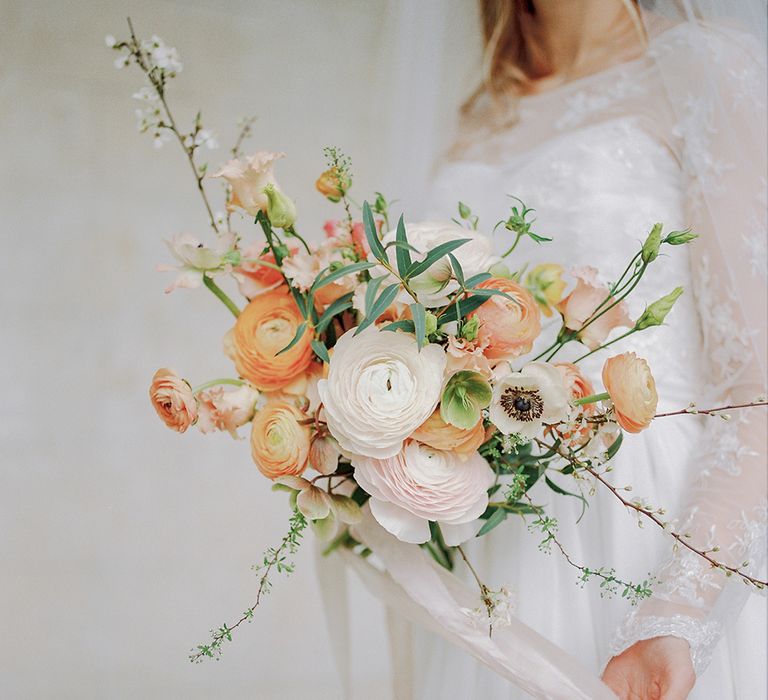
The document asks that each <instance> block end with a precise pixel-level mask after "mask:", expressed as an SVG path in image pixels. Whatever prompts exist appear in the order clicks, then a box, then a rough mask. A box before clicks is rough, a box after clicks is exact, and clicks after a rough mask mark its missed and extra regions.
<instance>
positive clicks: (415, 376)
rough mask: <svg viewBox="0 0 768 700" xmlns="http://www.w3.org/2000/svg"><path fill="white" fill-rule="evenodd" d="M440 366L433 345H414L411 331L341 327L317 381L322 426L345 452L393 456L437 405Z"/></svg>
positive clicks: (440, 355) (439, 352) (442, 358)
mask: <svg viewBox="0 0 768 700" xmlns="http://www.w3.org/2000/svg"><path fill="white" fill-rule="evenodd" d="M444 369H445V352H444V351H443V349H442V348H441V347H440V346H439V345H435V344H429V345H427V346H426V347H423V348H421V350H419V347H418V345H417V344H416V339H415V338H414V337H413V336H412V335H410V334H406V333H390V332H387V331H379V330H377V329H376V328H374V327H369V328H367V329H366V330H365V331H363V332H362V333H360V334H359V335H355V329H352V330H350V331H347V332H346V333H345V334H344V335H342V336H341V338H339V340H338V342H337V343H336V346H335V347H334V352H333V357H332V358H331V364H330V368H329V370H328V378H327V379H321V380H320V381H319V382H318V391H319V392H320V398H321V400H322V402H323V406H324V410H325V418H326V422H327V424H328V429H329V430H330V431H331V434H332V435H333V437H335V438H336V440H337V441H338V443H339V445H340V446H341V448H342V449H343V450H345V451H347V452H349V453H352V454H358V455H367V456H369V457H379V458H385V457H392V456H393V455H396V454H397V453H398V452H399V451H400V448H401V447H402V444H403V441H404V440H405V439H406V438H407V437H409V436H410V434H411V433H412V432H413V431H414V430H416V428H418V427H419V426H420V425H421V424H422V423H423V422H424V421H425V420H426V419H427V418H429V416H431V415H432V412H433V411H434V410H435V408H436V407H437V403H438V401H439V400H440V393H441V391H442V384H443V371H444Z"/></svg>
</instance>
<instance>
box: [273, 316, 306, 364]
mask: <svg viewBox="0 0 768 700" xmlns="http://www.w3.org/2000/svg"><path fill="white" fill-rule="evenodd" d="M306 330H307V322H306V321H304V323H302V324H300V325H299V327H298V328H297V329H296V335H294V336H293V340H291V342H290V343H288V345H286V346H285V347H284V348H283V349H282V350H280V351H279V352H276V353H275V357H277V356H278V355H282V354H283V353H284V352H288V350H290V349H291V348H292V347H293V346H294V345H296V343H298V342H299V341H300V340H301V337H302V336H303V335H304V332H305V331H306Z"/></svg>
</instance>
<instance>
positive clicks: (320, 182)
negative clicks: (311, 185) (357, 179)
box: [315, 168, 352, 202]
mask: <svg viewBox="0 0 768 700" xmlns="http://www.w3.org/2000/svg"><path fill="white" fill-rule="evenodd" d="M351 186H352V178H350V177H349V175H347V174H345V173H341V172H340V171H339V170H338V168H331V169H330V170H326V171H325V172H324V173H323V174H322V175H321V176H320V177H319V178H317V181H316V182H315V187H316V188H317V191H318V192H319V193H320V194H321V195H323V196H324V197H327V198H328V199H330V200H331V201H332V202H338V201H339V200H340V199H341V198H342V197H343V196H344V195H345V194H346V192H347V190H348V189H349V188H350V187H351Z"/></svg>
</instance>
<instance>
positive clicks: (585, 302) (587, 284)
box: [557, 267, 632, 350]
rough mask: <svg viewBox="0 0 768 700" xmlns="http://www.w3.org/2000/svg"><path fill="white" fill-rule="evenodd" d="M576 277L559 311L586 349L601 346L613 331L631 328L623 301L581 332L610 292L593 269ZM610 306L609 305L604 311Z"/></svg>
mask: <svg viewBox="0 0 768 700" xmlns="http://www.w3.org/2000/svg"><path fill="white" fill-rule="evenodd" d="M573 276H574V277H575V278H576V287H575V288H574V289H573V291H572V292H571V293H570V294H569V295H568V296H567V297H565V299H563V300H562V301H561V302H560V303H559V304H558V305H557V310H558V311H559V312H560V313H561V314H562V316H563V322H564V323H565V326H566V327H567V328H568V329H570V330H572V331H576V332H577V333H578V334H579V335H578V337H579V340H580V341H581V342H582V343H584V345H586V346H587V347H588V348H589V349H590V350H594V349H595V348H597V347H599V346H600V345H601V344H602V342H603V341H604V340H605V339H606V338H607V337H608V334H609V333H610V332H611V331H612V330H613V329H614V328H617V327H619V326H625V327H627V328H630V327H631V326H632V321H631V319H630V318H629V313H628V311H627V305H626V303H625V302H623V301H622V302H620V303H619V304H617V305H616V306H614V307H613V308H612V309H610V310H609V311H607V312H606V313H604V314H603V315H602V316H600V317H599V318H598V319H597V320H596V321H594V323H590V324H589V325H588V326H587V327H586V328H585V329H584V330H583V331H582V330H581V328H582V326H583V325H584V323H585V322H586V321H587V320H588V319H589V317H590V316H592V314H593V313H594V311H595V310H596V309H597V308H598V306H600V304H601V303H602V302H603V300H604V299H605V298H606V297H607V296H608V292H609V289H608V286H607V285H605V284H601V283H600V282H599V281H598V279H597V270H596V269H595V268H594V267H581V268H578V269H576V270H573ZM607 306H608V304H606V305H605V307H603V308H606V307H607Z"/></svg>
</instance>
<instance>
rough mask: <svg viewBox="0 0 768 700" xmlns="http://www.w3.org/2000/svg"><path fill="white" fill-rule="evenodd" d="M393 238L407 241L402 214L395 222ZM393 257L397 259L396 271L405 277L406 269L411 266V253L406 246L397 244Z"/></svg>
mask: <svg viewBox="0 0 768 700" xmlns="http://www.w3.org/2000/svg"><path fill="white" fill-rule="evenodd" d="M395 240H396V241H398V242H399V243H406V244H407V243H408V238H407V237H406V233H405V223H404V222H403V216H402V214H401V215H400V219H399V220H398V222H397V232H396V233H395ZM395 259H396V260H397V271H398V272H399V273H400V277H403V278H404V277H405V275H406V274H407V271H408V269H409V268H410V267H411V264H412V263H411V253H410V252H409V250H408V248H405V247H403V246H402V245H399V246H398V247H397V248H396V249H395Z"/></svg>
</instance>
